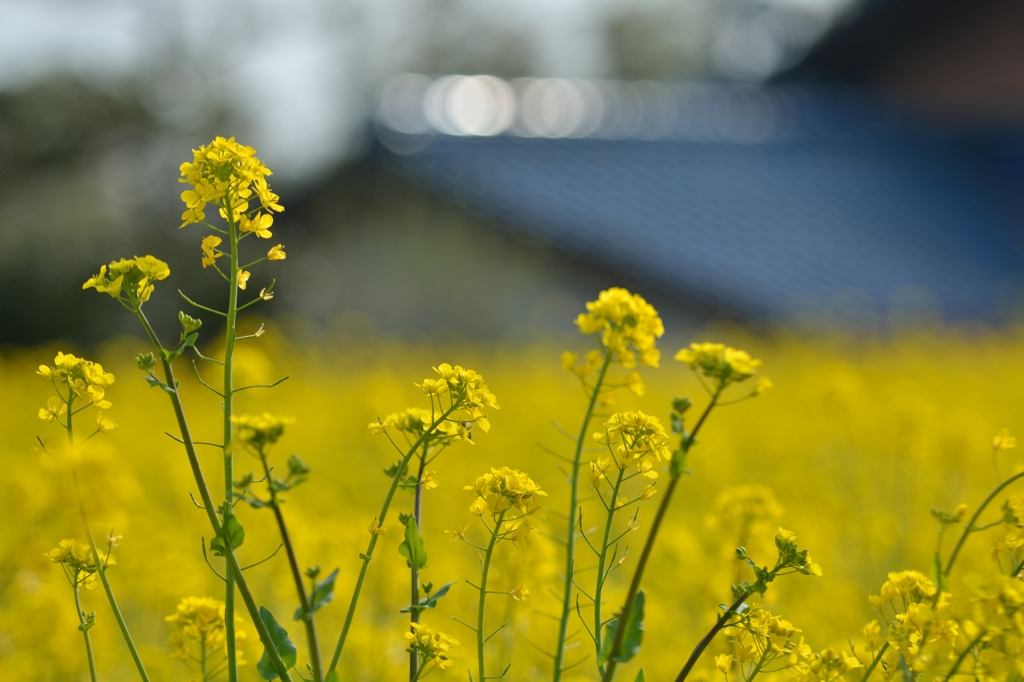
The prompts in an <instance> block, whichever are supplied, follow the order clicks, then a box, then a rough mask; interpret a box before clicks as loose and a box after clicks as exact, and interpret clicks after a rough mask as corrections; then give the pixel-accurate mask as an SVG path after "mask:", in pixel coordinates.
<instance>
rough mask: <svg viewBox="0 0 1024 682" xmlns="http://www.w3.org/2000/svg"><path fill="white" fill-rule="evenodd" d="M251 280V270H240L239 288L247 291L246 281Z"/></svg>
mask: <svg viewBox="0 0 1024 682" xmlns="http://www.w3.org/2000/svg"><path fill="white" fill-rule="evenodd" d="M248 281H249V271H248V270H239V271H238V288H239V289H241V290H242V291H245V283H246V282H248Z"/></svg>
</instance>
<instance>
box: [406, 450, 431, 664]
mask: <svg viewBox="0 0 1024 682" xmlns="http://www.w3.org/2000/svg"><path fill="white" fill-rule="evenodd" d="M426 467H427V444H426V443H424V444H423V452H422V454H420V465H419V467H418V472H417V474H416V502H415V503H414V505H413V522H414V523H415V524H416V531H417V532H420V531H422V530H423V473H424V471H425V470H426ZM410 564H411V568H410V572H411V574H412V589H411V590H410V593H411V597H412V600H411V601H410V602H409V603H410V604H418V603H419V601H420V569H419V566H418V565H417V564H416V562H414V561H413V562H410ZM409 622H410V623H418V622H420V611H419V609H411V610H410V611H409ZM410 629H411V628H410ZM419 664H420V657H419V654H418V653H416V652H415V651H410V652H409V680H410V682H414V681H415V680H416V679H417V678H418V677H419Z"/></svg>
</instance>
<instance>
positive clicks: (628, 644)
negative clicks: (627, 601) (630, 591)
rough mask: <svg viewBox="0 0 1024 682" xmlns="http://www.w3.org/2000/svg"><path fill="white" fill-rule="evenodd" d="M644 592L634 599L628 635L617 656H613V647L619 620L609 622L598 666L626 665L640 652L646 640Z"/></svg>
mask: <svg viewBox="0 0 1024 682" xmlns="http://www.w3.org/2000/svg"><path fill="white" fill-rule="evenodd" d="M645 599H646V597H645V595H644V591H643V590H640V591H639V592H637V594H636V597H635V598H634V599H633V608H632V609H631V610H630V614H629V618H627V619H626V626H625V627H626V633H625V635H624V636H623V638H622V646H621V648H620V650H619V652H618V653H617V654H615V656H612V646H613V645H614V643H615V635H616V634H617V633H618V630H619V618H620V617H621V614H620V616H616V617H615V618H613V619H611V620H610V621H608V624H607V625H606V626H605V628H604V639H603V640H602V642H601V655H600V656H599V657H598V664H599V665H604V664H605V663H607V662H608V661H609V660H613V661H615V662H617V663H625V662H627V661H629V660H631V659H632V658H633V657H634V656H636V655H637V653H638V652H639V651H640V644H641V642H643V639H644V622H643V621H644V600H645Z"/></svg>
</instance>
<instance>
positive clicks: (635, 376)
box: [626, 372, 647, 396]
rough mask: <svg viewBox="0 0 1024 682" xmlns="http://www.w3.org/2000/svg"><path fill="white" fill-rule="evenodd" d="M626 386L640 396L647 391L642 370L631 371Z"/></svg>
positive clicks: (627, 376)
mask: <svg viewBox="0 0 1024 682" xmlns="http://www.w3.org/2000/svg"><path fill="white" fill-rule="evenodd" d="M626 388H628V389H629V390H630V391H632V392H633V393H635V394H636V395H638V396H643V395H644V394H645V393H647V387H646V386H645V385H644V380H643V379H642V378H640V372H630V373H629V374H628V375H626Z"/></svg>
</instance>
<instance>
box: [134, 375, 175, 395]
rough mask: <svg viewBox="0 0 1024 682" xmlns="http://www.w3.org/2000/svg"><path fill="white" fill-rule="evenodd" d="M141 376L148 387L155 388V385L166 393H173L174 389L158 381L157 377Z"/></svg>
mask: <svg viewBox="0 0 1024 682" xmlns="http://www.w3.org/2000/svg"><path fill="white" fill-rule="evenodd" d="M142 378H143V379H145V380H146V383H147V384H149V387H150V388H156V387H158V386H159V387H160V388H162V389H164V390H165V391H167V392H168V393H174V389H173V388H171V387H170V386H168V385H167V384H165V383H164V382H162V381H160V380H159V379H154V378H153V377H142Z"/></svg>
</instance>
